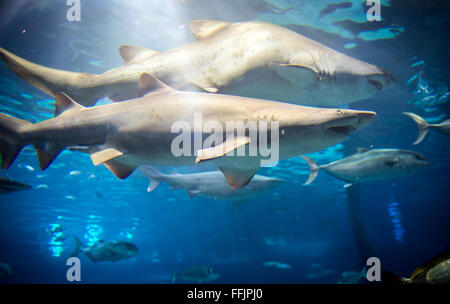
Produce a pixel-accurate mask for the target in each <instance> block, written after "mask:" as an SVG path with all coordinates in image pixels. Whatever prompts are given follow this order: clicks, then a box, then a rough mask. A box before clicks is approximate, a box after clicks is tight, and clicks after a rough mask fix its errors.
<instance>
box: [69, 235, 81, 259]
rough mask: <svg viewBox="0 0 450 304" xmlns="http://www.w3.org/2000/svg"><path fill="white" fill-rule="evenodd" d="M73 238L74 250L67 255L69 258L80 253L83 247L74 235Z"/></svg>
mask: <svg viewBox="0 0 450 304" xmlns="http://www.w3.org/2000/svg"><path fill="white" fill-rule="evenodd" d="M73 238H74V239H75V250H74V251H73V252H72V253H71V254H70V255H69V258H71V257H76V256H78V255H79V254H80V253H81V251H82V247H83V243H82V242H81V241H80V239H79V238H78V237H77V236H76V235H74V236H73Z"/></svg>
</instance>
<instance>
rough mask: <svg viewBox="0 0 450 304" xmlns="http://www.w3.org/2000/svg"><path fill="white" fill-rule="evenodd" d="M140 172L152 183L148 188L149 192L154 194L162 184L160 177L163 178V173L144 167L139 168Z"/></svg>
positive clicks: (150, 167)
mask: <svg viewBox="0 0 450 304" xmlns="http://www.w3.org/2000/svg"><path fill="white" fill-rule="evenodd" d="M139 170H140V171H141V172H142V173H143V174H144V175H145V176H146V177H147V178H148V179H149V181H150V183H149V184H148V187H147V192H152V191H153V190H155V189H156V188H157V187H158V186H159V184H160V183H161V181H160V180H158V177H161V173H160V172H159V171H158V170H156V169H155V168H153V167H152V166H148V165H144V166H141V167H140V168H139Z"/></svg>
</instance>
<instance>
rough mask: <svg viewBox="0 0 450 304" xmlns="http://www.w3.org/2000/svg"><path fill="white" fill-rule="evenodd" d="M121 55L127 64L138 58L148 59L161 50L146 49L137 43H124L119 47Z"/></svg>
mask: <svg viewBox="0 0 450 304" xmlns="http://www.w3.org/2000/svg"><path fill="white" fill-rule="evenodd" d="M119 53H120V56H122V59H123V62H124V64H125V65H128V64H132V63H135V62H136V61H138V60H144V59H148V58H150V57H152V56H155V55H157V54H159V53H160V52H158V51H154V50H150V49H146V48H143V47H140V46H136V45H130V44H122V45H121V46H120V47H119Z"/></svg>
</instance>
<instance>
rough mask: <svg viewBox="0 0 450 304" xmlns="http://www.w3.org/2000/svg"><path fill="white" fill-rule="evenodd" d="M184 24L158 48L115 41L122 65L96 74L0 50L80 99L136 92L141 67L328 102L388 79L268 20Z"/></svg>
mask: <svg viewBox="0 0 450 304" xmlns="http://www.w3.org/2000/svg"><path fill="white" fill-rule="evenodd" d="M189 27H190V29H191V31H192V32H193V34H194V36H195V38H196V41H194V42H192V43H189V44H187V45H184V46H181V47H179V48H176V49H172V50H168V51H165V52H158V51H154V50H150V49H145V48H142V47H138V46H132V45H122V46H121V47H120V48H119V52H120V54H121V56H122V58H123V60H124V65H123V66H121V67H118V68H115V69H112V70H109V71H107V72H105V73H103V74H100V75H96V74H87V73H76V72H69V71H63V70H57V69H52V68H48V67H44V66H42V65H38V64H35V63H32V62H29V61H27V60H25V59H23V58H20V57H18V56H16V55H14V54H12V53H10V52H8V51H7V50H5V49H3V48H0V57H1V58H2V59H3V61H5V63H6V64H7V65H8V66H9V67H10V68H11V69H12V70H13V71H14V72H15V73H16V74H17V75H18V76H20V77H21V78H23V79H24V80H26V81H27V82H29V83H30V84H32V85H34V86H35V87H37V88H39V89H41V90H42V91H44V92H45V93H47V94H49V95H50V96H53V97H54V96H56V94H57V93H58V92H60V91H62V92H65V93H66V94H68V95H69V96H71V97H72V98H74V99H75V100H77V101H78V102H79V103H80V104H82V105H84V106H92V105H94V104H95V102H96V101H97V100H98V99H100V98H102V97H105V96H106V97H109V98H110V99H112V100H115V101H120V100H126V99H131V98H136V97H138V93H137V92H138V85H139V77H140V75H141V74H142V73H144V72H145V73H149V74H152V75H154V76H155V77H157V78H159V79H161V80H162V81H164V82H165V83H167V84H169V85H170V86H171V87H174V88H176V89H178V90H202V91H206V92H211V93H217V92H220V93H224V94H231V95H239V96H247V97H254V98H263V99H273V100H280V101H286V102H290V103H296V104H302V105H314V106H328V107H344V106H346V105H348V104H349V103H351V102H355V101H358V100H362V99H366V98H369V97H371V96H373V95H375V94H376V93H377V92H379V91H380V90H383V89H386V88H389V87H391V86H393V84H394V83H395V82H396V79H395V77H394V76H393V75H392V74H391V73H389V72H387V71H386V70H384V69H382V68H379V67H377V66H375V65H372V64H369V63H366V62H363V61H360V60H357V59H355V58H352V57H349V56H346V55H344V54H342V53H339V52H337V51H335V50H333V49H331V48H329V47H327V46H325V45H323V44H321V43H318V42H316V41H314V40H311V39H309V38H307V37H305V36H302V35H300V34H298V33H296V32H294V31H291V30H289V29H287V28H284V27H281V26H277V25H275V24H270V23H265V22H258V21H250V22H240V23H229V22H223V21H214V20H193V21H191V22H190V24H189Z"/></svg>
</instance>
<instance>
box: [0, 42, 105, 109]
mask: <svg viewBox="0 0 450 304" xmlns="http://www.w3.org/2000/svg"><path fill="white" fill-rule="evenodd" d="M0 57H1V58H2V59H3V61H4V62H5V63H6V64H7V65H8V67H9V68H10V69H11V70H12V71H13V72H14V73H16V74H17V76H19V77H20V78H22V79H23V80H25V81H27V82H28V83H30V84H31V85H33V86H35V87H37V88H38V89H40V90H42V91H43V92H45V93H47V94H48V95H50V96H52V97H55V96H56V94H57V93H58V92H66V93H69V94H70V95H71V96H74V97H79V96H77V95H78V94H83V95H89V94H84V93H83V92H82V91H80V90H83V89H85V90H89V88H90V87H93V86H92V82H91V81H89V80H95V79H97V78H98V77H99V76H98V75H95V74H87V73H77V72H69V71H63V70H58V69H52V68H48V67H45V66H42V65H39V64H35V63H32V62H30V61H28V60H25V59H23V58H21V57H19V56H17V55H14V54H13V53H11V52H9V51H7V50H5V49H3V48H1V47H0ZM88 82H91V83H90V85H89V86H87V85H83V84H84V83H88ZM94 90H95V89H94ZM85 93H87V92H85ZM90 93H94V92H93V91H92V90H91V91H90ZM93 95H94V96H92V97H91V96H89V97H87V98H88V100H84V101H83V104H84V105H86V106H90V105H94V104H95V102H96V101H97V99H98V98H96V97H97V96H95V95H96V94H93ZM100 97H101V96H100Z"/></svg>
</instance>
